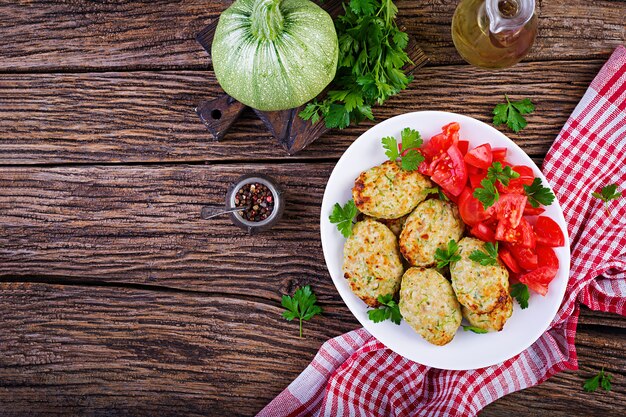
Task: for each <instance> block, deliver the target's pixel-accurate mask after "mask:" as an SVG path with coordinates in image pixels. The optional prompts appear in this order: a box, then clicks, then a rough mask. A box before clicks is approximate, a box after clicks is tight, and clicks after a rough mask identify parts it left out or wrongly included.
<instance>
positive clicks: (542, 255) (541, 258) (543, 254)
mask: <svg viewBox="0 0 626 417" xmlns="http://www.w3.org/2000/svg"><path fill="white" fill-rule="evenodd" d="M535 251H536V252H537V263H538V264H539V266H540V267H542V266H548V267H550V268H556V269H559V258H557V256H556V253H554V249H552V248H551V247H549V246H542V245H537V247H536V248H535Z"/></svg>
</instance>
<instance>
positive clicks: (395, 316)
mask: <svg viewBox="0 0 626 417" xmlns="http://www.w3.org/2000/svg"><path fill="white" fill-rule="evenodd" d="M378 302H379V303H380V304H382V305H381V306H380V307H378V308H375V309H372V310H369V311H368V312H367V316H368V317H369V319H370V320H371V321H373V322H374V323H380V322H381V321H385V320H387V319H389V320H391V321H392V322H393V323H395V324H398V325H399V324H400V321H401V320H402V314H401V313H400V306H399V305H398V303H396V301H395V300H394V299H393V295H392V294H387V295H379V296H378Z"/></svg>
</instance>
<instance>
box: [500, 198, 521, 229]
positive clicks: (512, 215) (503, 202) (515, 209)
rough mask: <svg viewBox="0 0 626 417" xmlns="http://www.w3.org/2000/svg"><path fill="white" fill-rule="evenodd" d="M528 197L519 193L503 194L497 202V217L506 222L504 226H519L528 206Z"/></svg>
mask: <svg viewBox="0 0 626 417" xmlns="http://www.w3.org/2000/svg"><path fill="white" fill-rule="evenodd" d="M527 200H528V197H526V196H525V195H518V194H502V195H500V199H499V200H498V201H497V202H496V204H495V208H496V217H497V218H498V220H500V221H501V222H506V223H505V224H504V226H506V227H508V228H512V229H515V228H516V227H517V226H519V224H520V221H521V220H522V215H523V214H524V208H525V207H526V201H527Z"/></svg>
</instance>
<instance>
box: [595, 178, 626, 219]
mask: <svg viewBox="0 0 626 417" xmlns="http://www.w3.org/2000/svg"><path fill="white" fill-rule="evenodd" d="M591 195H592V196H594V197H595V198H599V199H600V200H602V201H604V208H605V209H606V212H607V213H608V214H609V216H610V215H611V211H610V210H609V201H611V200H617V199H618V198H620V197H622V193H621V192H618V191H617V184H611V185H607V186H606V187H602V189H601V190H600V192H599V193H598V192H593V193H591Z"/></svg>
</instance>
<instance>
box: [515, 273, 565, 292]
mask: <svg viewBox="0 0 626 417" xmlns="http://www.w3.org/2000/svg"><path fill="white" fill-rule="evenodd" d="M557 272H558V269H557V268H551V267H549V266H540V267H539V268H537V269H535V270H534V271H531V272H528V273H526V274H524V275H522V276H520V277H519V281H520V282H521V283H524V284H526V285H528V288H530V289H531V290H533V291H535V292H537V293H539V294H541V295H546V294H547V293H548V285H549V284H550V282H551V281H552V280H553V279H554V277H555V276H556V274H557Z"/></svg>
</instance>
